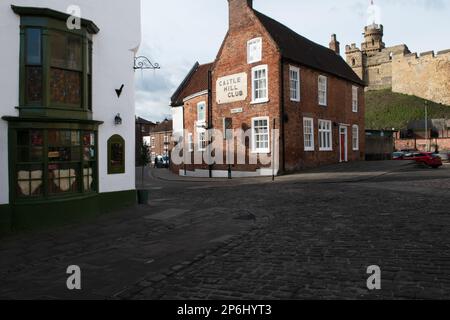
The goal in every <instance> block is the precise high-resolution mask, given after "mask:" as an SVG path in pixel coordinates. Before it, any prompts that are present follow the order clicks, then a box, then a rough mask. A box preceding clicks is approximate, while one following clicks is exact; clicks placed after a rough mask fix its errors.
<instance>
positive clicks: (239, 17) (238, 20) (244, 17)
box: [228, 0, 253, 30]
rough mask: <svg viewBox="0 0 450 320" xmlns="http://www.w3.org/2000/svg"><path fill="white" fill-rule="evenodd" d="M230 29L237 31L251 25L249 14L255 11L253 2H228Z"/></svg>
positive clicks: (247, 0)
mask: <svg viewBox="0 0 450 320" xmlns="http://www.w3.org/2000/svg"><path fill="white" fill-rule="evenodd" d="M228 7H229V29H230V30H235V29H239V28H242V27H244V26H245V25H247V24H249V22H250V21H249V20H250V17H249V12H250V10H252V9H253V0H228Z"/></svg>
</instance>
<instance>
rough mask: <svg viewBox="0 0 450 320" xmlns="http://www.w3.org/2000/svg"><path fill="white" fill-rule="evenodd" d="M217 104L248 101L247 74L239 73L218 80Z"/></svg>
mask: <svg viewBox="0 0 450 320" xmlns="http://www.w3.org/2000/svg"><path fill="white" fill-rule="evenodd" d="M216 92H217V104H224V103H230V102H236V101H243V100H245V99H247V74H246V73H245V72H244V73H237V74H233V75H230V76H226V77H222V78H219V79H217V82H216Z"/></svg>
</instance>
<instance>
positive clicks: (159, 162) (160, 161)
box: [155, 156, 170, 169]
mask: <svg viewBox="0 0 450 320" xmlns="http://www.w3.org/2000/svg"><path fill="white" fill-rule="evenodd" d="M169 165H170V159H169V157H168V156H156V158H155V168H158V169H161V168H169Z"/></svg>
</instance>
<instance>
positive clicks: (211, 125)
mask: <svg viewBox="0 0 450 320" xmlns="http://www.w3.org/2000/svg"><path fill="white" fill-rule="evenodd" d="M213 128H214V125H213V116H212V71H211V70H208V130H210V129H213ZM208 139H209V137H208ZM212 173H213V165H209V177H210V178H212Z"/></svg>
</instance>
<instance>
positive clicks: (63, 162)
mask: <svg viewBox="0 0 450 320" xmlns="http://www.w3.org/2000/svg"><path fill="white" fill-rule="evenodd" d="M4 119H5V120H7V121H9V122H10V130H9V145H10V155H9V156H10V168H11V170H10V179H11V180H10V185H11V190H13V194H11V196H12V198H13V199H14V200H15V202H17V201H18V202H20V201H24V200H44V199H57V198H60V197H68V196H78V195H87V194H90V193H96V192H97V191H98V178H97V177H98V172H97V167H98V166H97V163H98V154H97V150H98V149H97V127H98V125H99V124H101V123H99V122H93V121H85V122H83V123H75V122H69V123H58V122H55V123H46V122H44V120H42V121H41V122H38V121H37V120H36V122H35V123H26V122H23V120H21V119H20V118H13V117H10V118H8V117H4ZM30 127H33V128H32V129H30Z"/></svg>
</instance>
